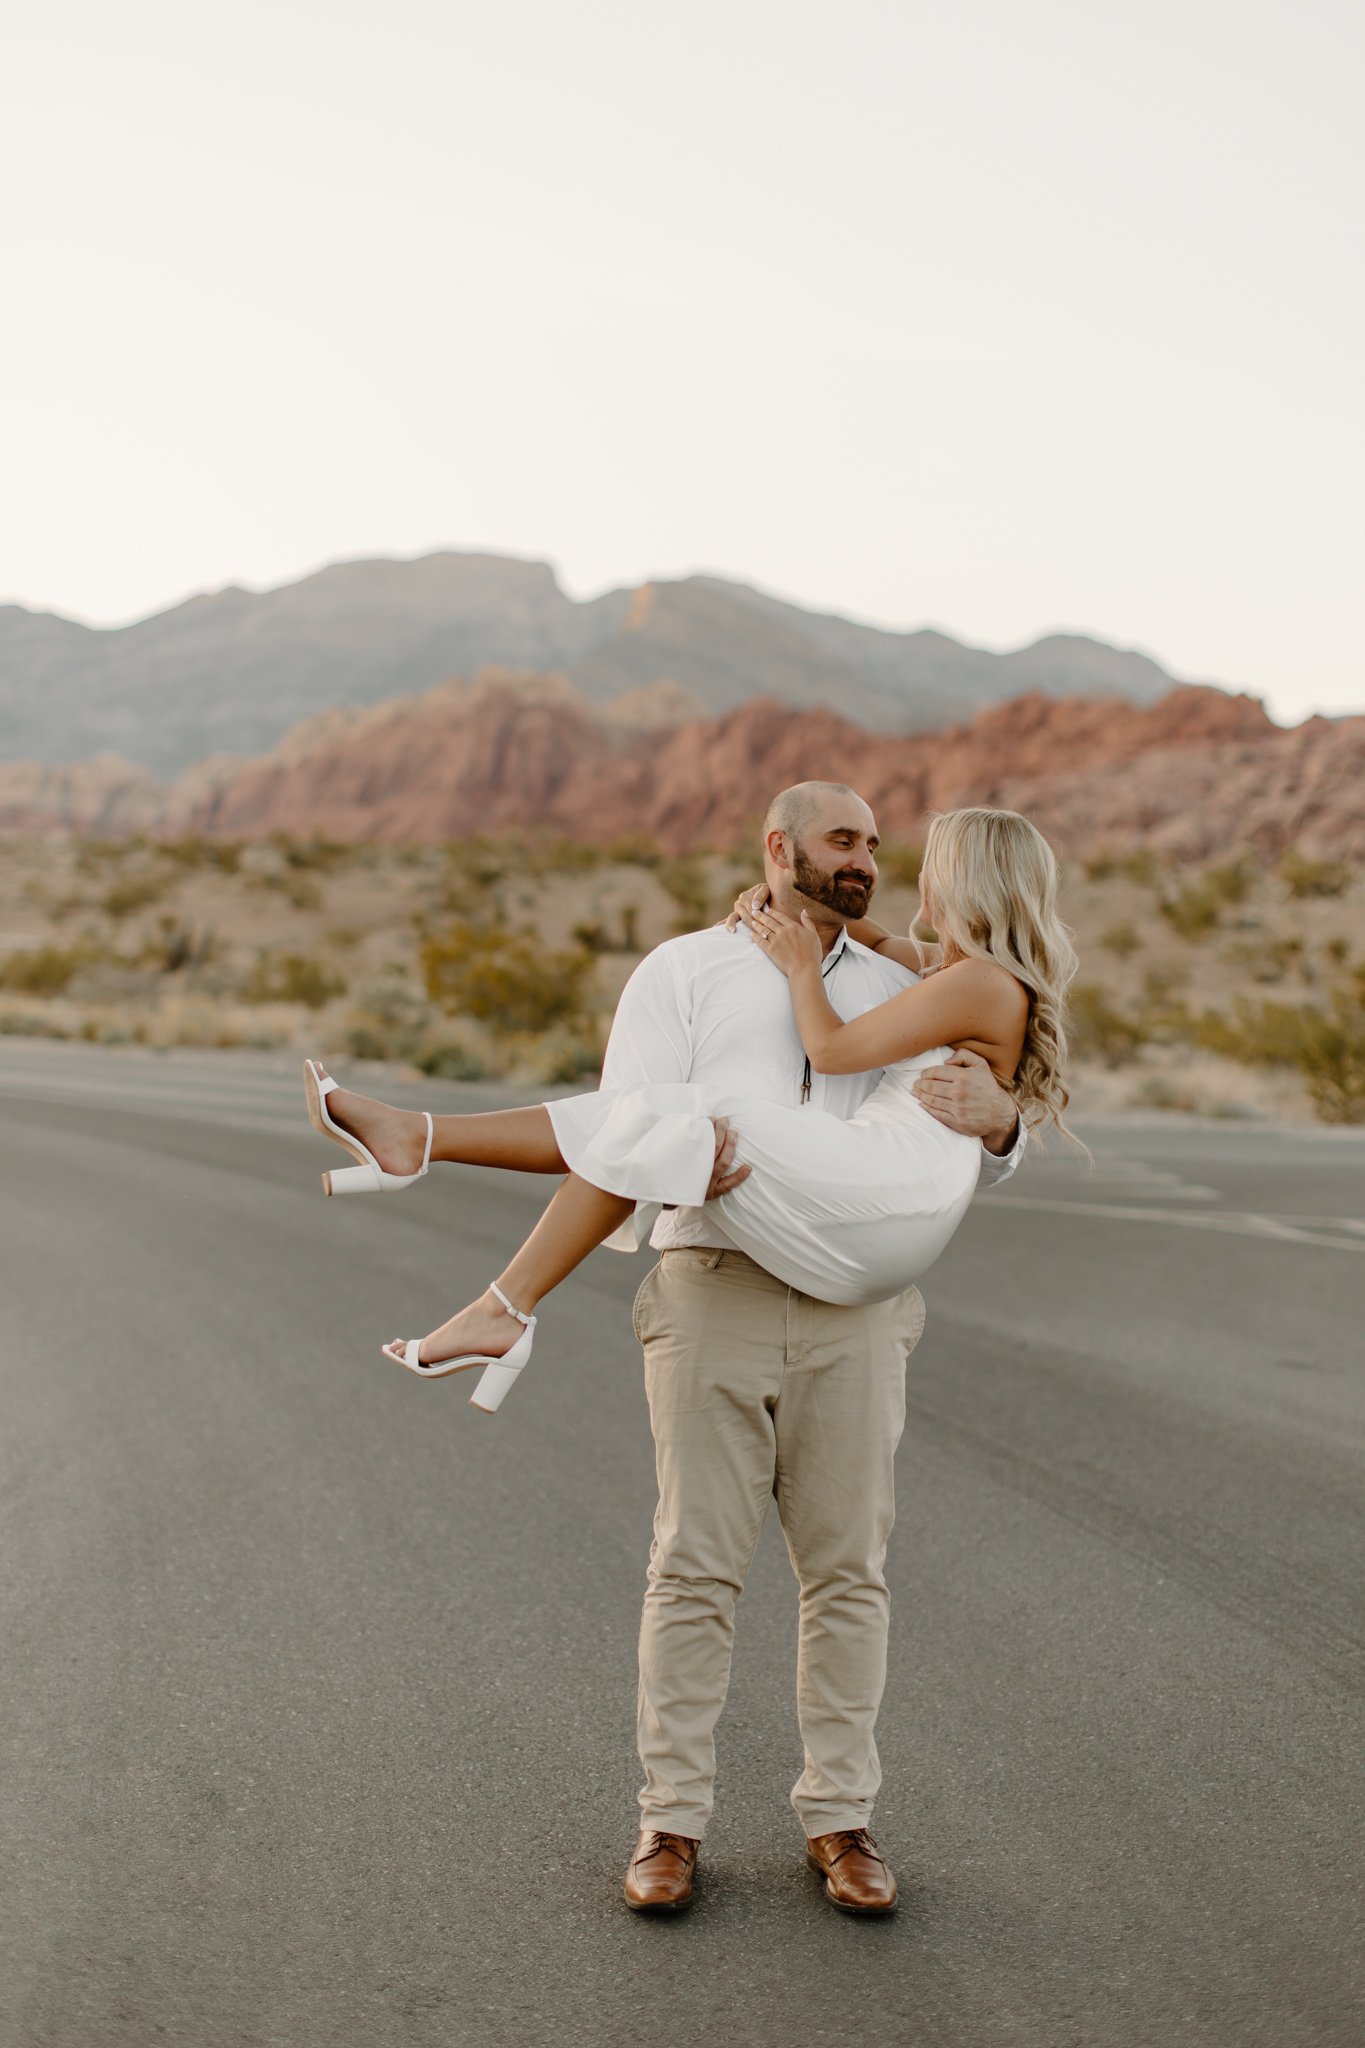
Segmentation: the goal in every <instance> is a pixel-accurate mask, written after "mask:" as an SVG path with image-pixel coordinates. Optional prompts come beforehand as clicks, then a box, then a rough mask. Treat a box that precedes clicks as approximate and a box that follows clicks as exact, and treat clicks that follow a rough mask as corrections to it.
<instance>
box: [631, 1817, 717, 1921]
mask: <svg viewBox="0 0 1365 2048" xmlns="http://www.w3.org/2000/svg"><path fill="white" fill-rule="evenodd" d="M700 1847H701V1844H700V1843H699V1842H694V1841H693V1839H692V1837H691V1835H669V1834H664V1833H663V1832H662V1831H661V1830H660V1829H658V1828H641V1830H640V1839H639V1841H638V1842H637V1843H636V1844H635V1854H634V1855H633V1856H632V1857H631V1859H630V1862H629V1864H628V1865H627V1867H626V1883H625V1894H626V1904H627V1905H628V1906H629V1907H631V1909H632V1910H633V1911H634V1912H636V1913H681V1912H682V1910H683V1908H684V1907H685V1906H690V1905H691V1903H692V1873H693V1871H694V1870H695V1869H696V1867H697V1850H698V1849H699V1848H700Z"/></svg>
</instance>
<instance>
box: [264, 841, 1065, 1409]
mask: <svg viewBox="0 0 1365 2048" xmlns="http://www.w3.org/2000/svg"><path fill="white" fill-rule="evenodd" d="M759 893H760V894H761V893H762V892H759ZM920 895H921V914H922V916H923V918H924V919H925V921H926V922H927V923H928V924H929V925H930V926H931V927H932V928H933V929H934V930H935V931H936V933H937V934H938V939H939V943H938V944H937V945H936V946H934V947H921V946H920V945H919V944H918V942H917V941H916V940H914V939H913V938H911V939H908V940H898V939H894V938H892V937H891V936H890V935H889V934H888V933H886V932H885V931H884V930H883V929H882V927H880V926H878V925H875V924H873V923H872V922H871V921H870V920H864V921H862V922H860V923H855V924H852V925H850V927H849V934H850V937H852V938H853V939H855V940H857V939H862V940H863V941H864V942H865V943H869V944H872V945H875V946H877V947H878V948H880V949H881V950H885V951H887V952H888V953H890V954H891V955H892V956H893V957H894V958H896V959H898V960H900V961H901V962H902V964H904V965H906V966H910V967H914V968H915V969H916V970H917V971H919V972H921V973H922V974H923V976H924V978H923V979H922V980H921V981H919V982H917V983H915V984H913V985H912V986H910V987H908V988H905V989H903V990H902V991H901V992H900V993H899V994H897V995H895V996H893V997H892V998H891V999H890V1000H889V1001H888V1002H885V1003H881V1004H879V1005H878V1006H877V1007H876V1008H875V1009H873V1010H870V1011H868V1012H867V1013H866V1014H865V1015H863V1016H861V1017H858V1018H855V1019H854V1020H853V1021H852V1022H851V1023H845V1022H844V1021H843V1020H842V1019H841V1018H840V1017H839V1015H838V1013H837V1012H836V1011H835V1010H834V1009H833V1008H832V1006H831V1005H830V1003H829V1000H828V998H827V997H826V995H825V992H824V984H823V981H822V979H821V974H820V967H821V960H822V949H821V945H820V941H819V938H818V936H817V934H816V932H815V930H814V928H813V926H812V925H811V924H810V922H809V919H808V917H807V915H806V913H805V912H804V911H803V912H802V915H801V917H800V919H796V918H792V917H789V916H786V915H785V914H784V913H782V912H781V911H778V910H774V909H771V908H766V907H754V908H752V909H751V910H749V909H748V908H747V906H746V911H745V912H743V913H741V914H742V915H744V921H745V923H746V924H748V925H749V927H750V929H751V930H752V932H753V935H754V942H755V943H756V944H759V945H761V946H762V947H763V948H764V951H765V952H766V954H767V956H768V958H769V959H770V960H771V961H772V963H773V965H774V966H775V967H777V968H778V969H779V970H780V971H781V972H782V973H783V974H785V975H786V976H787V979H788V984H789V987H790V992H791V999H792V1003H793V1006H794V1009H795V1014H796V1023H797V1028H798V1030H799V1032H800V1035H801V1039H802V1042H803V1043H804V1045H805V1048H806V1051H807V1053H808V1055H809V1057H810V1061H811V1065H812V1067H813V1068H814V1069H815V1070H816V1071H817V1072H820V1073H863V1072H868V1071H871V1070H873V1069H876V1068H884V1069H885V1070H886V1071H885V1073H884V1075H883V1078H882V1080H881V1081H880V1082H879V1084H878V1086H877V1088H876V1089H875V1090H874V1092H873V1093H872V1095H871V1096H870V1097H869V1098H868V1100H867V1101H866V1102H865V1103H864V1104H863V1106H862V1108H861V1109H860V1111H859V1112H858V1114H857V1115H856V1116H855V1117H853V1118H851V1119H850V1120H849V1121H847V1122H845V1121H843V1120H841V1119H840V1118H838V1117H835V1116H832V1115H830V1114H828V1113H827V1112H825V1111H823V1110H812V1109H809V1108H804V1109H794V1108H788V1107H786V1106H784V1105H782V1104H778V1103H772V1102H766V1101H762V1100H759V1099H758V1098H756V1097H753V1096H747V1097H746V1096H737V1095H734V1094H729V1093H726V1092H724V1091H722V1090H719V1089H717V1088H715V1087H702V1086H700V1085H697V1084H693V1083H672V1084H668V1085H665V1086H657V1087H648V1088H640V1089H631V1090H616V1091H599V1092H598V1093H596V1094H591V1095H580V1096H571V1097H567V1098H565V1099H563V1100H561V1101H558V1102H553V1103H548V1104H544V1105H542V1106H540V1107H538V1108H531V1109H519V1110H503V1111H498V1112H494V1113H492V1114H489V1115H482V1116H471V1117H447V1118H442V1120H441V1124H442V1129H441V1147H440V1150H441V1156H443V1157H445V1158H452V1159H460V1160H464V1161H466V1162H467V1163H471V1164H478V1165H485V1166H501V1167H519V1168H522V1169H523V1170H525V1171H529V1172H541V1173H563V1172H565V1171H566V1170H567V1171H568V1173H569V1178H568V1179H567V1180H566V1181H565V1183H564V1185H563V1186H562V1187H561V1188H560V1189H559V1190H558V1191H557V1193H556V1194H555V1197H554V1199H553V1200H552V1201H551V1203H550V1204H549V1207H548V1208H547V1209H546V1211H545V1214H544V1215H543V1216H542V1218H541V1220H540V1222H539V1223H538V1224H537V1225H536V1228H535V1229H534V1231H533V1232H532V1233H531V1236H530V1237H529V1238H528V1239H527V1241H526V1243H525V1244H524V1245H523V1246H522V1248H521V1250H520V1251H519V1252H518V1253H517V1254H516V1256H515V1257H514V1258H513V1260H512V1261H511V1263H510V1265H508V1266H507V1268H506V1269H505V1271H504V1272H503V1273H501V1274H500V1275H499V1277H498V1280H497V1281H496V1282H494V1284H493V1285H492V1286H491V1287H490V1289H489V1290H488V1292H487V1293H486V1294H484V1295H483V1296H482V1297H481V1298H480V1299H479V1300H478V1301H477V1302H474V1303H472V1304H471V1305H470V1306H469V1307H468V1308H466V1309H462V1310H461V1311H460V1313H459V1314H458V1315H456V1316H453V1317H452V1318H451V1320H450V1321H449V1322H448V1323H445V1324H443V1325H442V1326H441V1328H440V1329H438V1330H434V1331H432V1332H431V1333H430V1335H429V1336H427V1337H424V1338H421V1339H416V1338H414V1339H410V1340H407V1341H404V1340H402V1339H395V1340H394V1342H393V1343H391V1344H387V1345H385V1346H384V1347H383V1349H384V1356H385V1357H387V1358H391V1359H393V1360H394V1361H395V1362H396V1363H398V1364H400V1365H404V1366H406V1367H407V1368H408V1369H409V1370H410V1371H413V1372H416V1373H419V1374H421V1375H422V1376H423V1377H425V1378H428V1379H436V1378H444V1377H445V1376H447V1375H448V1374H450V1373H453V1372H462V1371H465V1370H467V1369H468V1368H469V1367H471V1366H475V1365H482V1366H484V1367H485V1368H486V1369H485V1371H484V1373H483V1376H482V1377H481V1379H480V1381H479V1384H478V1386H477V1388H476V1389H475V1392H474V1394H473V1396H472V1397H471V1398H472V1399H473V1401H474V1404H475V1405H476V1406H477V1407H480V1408H482V1409H484V1410H485V1411H486V1412H489V1413H491V1412H492V1411H493V1410H494V1409H496V1408H497V1406H498V1405H499V1403H500V1402H501V1400H502V1398H503V1396H504V1394H505V1393H506V1392H507V1390H508V1388H509V1387H510V1386H511V1385H512V1382H513V1381H514V1380H515V1378H516V1376H517V1373H518V1372H519V1371H520V1370H521V1368H522V1366H523V1365H524V1364H525V1363H526V1360H527V1359H528V1358H529V1356H530V1352H531V1343H532V1335H533V1332H534V1329H535V1323H536V1317H535V1315H534V1313H532V1311H533V1310H534V1308H535V1306H536V1304H537V1303H538V1302H539V1300H540V1299H541V1297H542V1296H543V1295H544V1294H546V1293H548V1292H549V1290H550V1289H551V1288H552V1287H555V1286H557V1285H558V1284H559V1282H560V1281H561V1280H563V1279H564V1278H565V1277H566V1276H567V1275H568V1274H569V1273H571V1272H572V1271H573V1269H574V1267H575V1266H577V1265H579V1264H580V1263H581V1262H582V1260H583V1259H585V1258H586V1257H587V1255H588V1253H589V1252H590V1251H591V1250H592V1249H593V1248H594V1246H596V1245H598V1244H600V1243H601V1242H602V1241H603V1239H605V1238H607V1237H609V1236H610V1235H611V1234H612V1233H613V1232H614V1231H616V1230H617V1229H618V1228H619V1227H620V1225H621V1224H622V1223H623V1222H624V1221H625V1220H626V1218H627V1217H629V1215H630V1214H631V1211H632V1210H633V1209H634V1208H635V1207H636V1205H637V1204H639V1203H673V1204H693V1203H698V1202H700V1201H701V1200H702V1199H703V1198H704V1195H705V1191H706V1187H707V1184H708V1181H709V1179H710V1176H711V1170H712V1164H713V1160H714V1157H715V1152H716V1119H718V1118H726V1119H729V1120H730V1121H732V1122H733V1123H734V1124H735V1125H736V1126H737V1128H738V1131H739V1136H740V1142H741V1145H742V1147H743V1156H744V1159H745V1162H746V1163H747V1164H748V1165H749V1166H750V1167H751V1168H752V1172H751V1173H750V1175H749V1177H748V1178H747V1179H746V1180H744V1181H743V1182H741V1184H740V1185H739V1186H738V1187H736V1188H734V1189H733V1190H732V1191H731V1192H730V1193H728V1194H725V1195H722V1196H720V1197H719V1198H718V1200H719V1215H720V1220H721V1222H722V1224H723V1226H724V1228H725V1230H726V1232H727V1234H728V1235H729V1236H730V1237H731V1238H732V1239H733V1240H734V1242H735V1244H736V1245H737V1246H738V1247H739V1248H740V1249H741V1250H743V1251H745V1252H747V1253H748V1254H749V1256H750V1257H751V1258H753V1259H754V1260H756V1261H757V1263H758V1264H759V1265H761V1266H764V1267H765V1268H766V1269H767V1270H768V1271H770V1272H772V1273H775V1274H776V1275H777V1277H778V1278H779V1279H783V1280H786V1281H787V1282H788V1284H789V1285H792V1286H795V1287H798V1288H799V1289H800V1290H801V1291H802V1292H803V1293H806V1294H812V1295H815V1296H816V1297H817V1298H818V1299H820V1300H824V1301H832V1302H841V1303H849V1304H857V1303H867V1302H873V1301H882V1300H886V1299H888V1298H890V1297H891V1296H892V1295H895V1294H899V1293H901V1292H902V1291H903V1290H904V1289H905V1288H906V1287H908V1286H909V1285H910V1284H911V1282H912V1281H914V1280H916V1279H918V1278H919V1276H920V1275H921V1274H922V1273H924V1272H925V1271H926V1270H927V1268H928V1267H929V1266H930V1265H931V1264H932V1263H933V1261H934V1260H935V1259H936V1258H937V1257H938V1255H939V1253H940V1252H941V1251H942V1250H943V1248H944V1246H945V1245H946V1244H947V1243H948V1240H949V1239H950V1238H951V1236H952V1234H953V1232H954V1231H955V1230H956V1228H957V1226H958V1224H959V1223H960V1222H961V1220H962V1217H963V1215H964V1213H965V1212H966V1208H967V1205H968V1203H969V1202H970V1200H971V1197H972V1193H973V1190H974V1188H975V1186H976V1178H977V1169H978V1164H979V1149H978V1146H977V1144H976V1141H975V1140H974V1139H969V1138H963V1137H961V1136H959V1135H958V1134H957V1133H955V1132H953V1131H950V1130H948V1129H946V1128H945V1126H943V1125H942V1124H940V1123H938V1122H936V1121H935V1119H934V1118H933V1117H931V1116H930V1115H929V1114H928V1112H927V1111H926V1110H924V1109H923V1108H922V1107H921V1106H920V1104H919V1103H918V1101H917V1100H916V1099H915V1097H914V1095H913V1094H912V1093H911V1088H912V1085H913V1083H914V1080H915V1078H916V1076H917V1075H918V1073H919V1072H920V1071H921V1070H922V1069H923V1068H924V1067H926V1066H932V1065H935V1064H937V1063H938V1062H939V1061H941V1060H942V1059H944V1058H946V1057H947V1056H948V1053H949V1050H950V1049H956V1048H960V1047H964V1046H965V1047H967V1048H969V1049H970V1050H971V1051H973V1052H976V1053H978V1054H980V1055H981V1057H982V1058H984V1059H985V1060H986V1061H987V1062H988V1064H989V1065H990V1067H991V1070H992V1072H993V1073H994V1074H995V1076H996V1079H997V1080H998V1081H1000V1082H1001V1084H1002V1085H1004V1086H1005V1087H1007V1088H1009V1089H1010V1091H1011V1093H1012V1094H1013V1095H1014V1097H1015V1099H1016V1101H1017V1102H1018V1104H1019V1109H1020V1114H1021V1116H1022V1117H1023V1118H1024V1120H1025V1121H1026V1122H1027V1123H1041V1122H1044V1121H1047V1120H1048V1119H1051V1120H1052V1121H1053V1122H1054V1123H1056V1124H1057V1125H1058V1126H1059V1128H1064V1126H1062V1123H1061V1115H1062V1111H1063V1110H1064V1109H1065V1107H1066V1103H1067V1099H1068V1097H1067V1091H1066V1089H1065V1087H1064V1085H1063V1083H1062V1078H1061V1068H1062V1061H1063V1058H1064V1055H1065V1037H1064V1032H1063V1026H1062V1003H1063V997H1064V995H1065V991H1066V988H1067V985H1068V984H1069V982H1070V980H1071V978H1072V976H1073V975H1074V973H1075V969H1076V956H1075V953H1074V952H1073V950H1072V947H1071V942H1070V934H1069V933H1068V931H1067V928H1066V926H1065V925H1063V924H1062V922H1061V920H1060V918H1059V917H1058V914H1057V908H1056V896H1057V870H1056V862H1055V860H1054V859H1053V855H1052V851H1051V848H1050V847H1049V846H1048V844H1047V842H1046V840H1045V839H1044V838H1043V837H1042V835H1041V834H1040V833H1039V832H1038V831H1037V830H1036V828H1035V827H1034V826H1033V825H1031V824H1030V823H1029V822H1028V820H1027V819H1026V818H1022V817H1020V816H1019V815H1018V814H1017V813H1015V812H1013V811H993V810H982V809H971V810H959V811H950V812H948V813H946V814H945V815H943V816H942V817H939V818H936V819H935V820H934V821H933V824H932V825H931V827H930V831H929V835H928V843H927V845H926V847H925V855H924V866H923V872H922V874H921V879H920ZM755 902H756V899H755ZM737 909H738V906H737ZM304 1073H305V1085H306V1088H307V1091H308V1100H309V1114H310V1116H311V1118H312V1120H313V1123H314V1125H315V1127H316V1128H317V1129H319V1130H321V1131H324V1132H325V1133H326V1134H327V1135H328V1136H329V1137H333V1138H335V1139H337V1141H338V1142H340V1143H341V1144H344V1145H345V1146H346V1147H347V1149H348V1150H350V1151H351V1152H352V1153H353V1154H354V1155H355V1156H356V1157H357V1158H358V1159H360V1160H361V1162H362V1163H361V1164H360V1165H359V1166H356V1167H349V1168H346V1169H344V1170H342V1171H338V1172H336V1173H333V1174H330V1175H324V1176H323V1180H324V1185H325V1186H326V1187H327V1190H328V1192H329V1193H342V1192H348V1191H351V1190H353V1189H359V1188H361V1187H383V1188H391V1187H404V1186H407V1185H408V1184H409V1183H410V1182H411V1181H412V1180H415V1179H417V1178H419V1177H420V1176H421V1174H423V1173H425V1172H426V1170H427V1165H428V1162H429V1159H430V1156H431V1150H432V1143H433V1136H434V1125H433V1120H432V1118H431V1117H430V1115H428V1114H425V1113H424V1115H423V1116H422V1117H421V1118H417V1117H413V1116H410V1115H407V1114H405V1113H404V1112H401V1111H396V1110H389V1109H386V1107H385V1106H384V1105H383V1104H380V1103H374V1102H370V1101H367V1099H366V1098H365V1097H349V1096H345V1095H341V1094H337V1100H336V1102H334V1103H333V1105H332V1107H333V1108H335V1109H338V1110H339V1112H340V1114H341V1116H342V1118H343V1119H344V1122H343V1123H339V1122H337V1121H335V1120H334V1118H333V1116H332V1114H331V1111H330V1110H329V1108H328V1106H327V1098H328V1097H329V1096H331V1095H333V1094H334V1093H336V1092H337V1091H336V1083H335V1082H334V1081H333V1080H332V1079H331V1077H330V1076H328V1075H327V1074H326V1072H325V1070H324V1069H323V1068H322V1067H321V1066H320V1065H319V1064H318V1063H317V1062H314V1061H308V1062H306V1063H305V1068H304ZM362 1131H363V1132H365V1133H366V1134H367V1138H368V1141H369V1142H366V1137H362V1136H361V1133H362ZM423 1132H424V1138H422V1134H423ZM419 1140H420V1141H421V1160H420V1164H415V1162H416V1159H417V1146H418V1143H419ZM371 1144H373V1145H375V1146H377V1147H378V1148H379V1152H381V1153H383V1155H384V1157H385V1158H387V1159H389V1160H390V1162H391V1166H390V1167H389V1168H386V1167H385V1166H384V1165H383V1163H382V1162H381V1158H380V1157H379V1156H377V1153H376V1152H375V1151H373V1150H371V1149H370V1146H371ZM398 1166H403V1167H405V1168H406V1169H407V1170H406V1171H404V1172H398V1171H395V1170H393V1169H394V1168H396V1167H398ZM513 1324H516V1325H520V1326H521V1327H520V1329H519V1330H514V1328H513Z"/></svg>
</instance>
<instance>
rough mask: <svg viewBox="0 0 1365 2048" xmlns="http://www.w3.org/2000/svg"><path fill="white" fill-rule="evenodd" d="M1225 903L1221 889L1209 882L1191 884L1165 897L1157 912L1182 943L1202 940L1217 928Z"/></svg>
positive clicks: (1160, 900)
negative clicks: (1189, 940) (1176, 933)
mask: <svg viewBox="0 0 1365 2048" xmlns="http://www.w3.org/2000/svg"><path fill="white" fill-rule="evenodd" d="M1223 902H1224V899H1223V897H1222V896H1220V894H1219V893H1218V891H1217V889H1215V888H1211V887H1210V886H1209V884H1208V882H1207V881H1198V882H1187V883H1186V884H1185V886H1184V888H1183V889H1177V890H1176V891H1175V892H1174V893H1173V894H1171V895H1166V896H1162V897H1161V898H1160V899H1159V901H1158V903H1157V908H1158V910H1159V911H1160V912H1161V915H1162V916H1163V917H1164V918H1165V920H1166V922H1167V924H1169V925H1170V926H1171V928H1172V929H1173V930H1174V931H1176V932H1178V933H1179V935H1180V937H1181V938H1182V939H1202V938H1204V937H1205V936H1206V935H1207V934H1208V933H1209V932H1211V931H1213V930H1214V929H1215V928H1216V927H1217V924H1218V921H1219V918H1220V917H1221V916H1222V911H1223Z"/></svg>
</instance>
